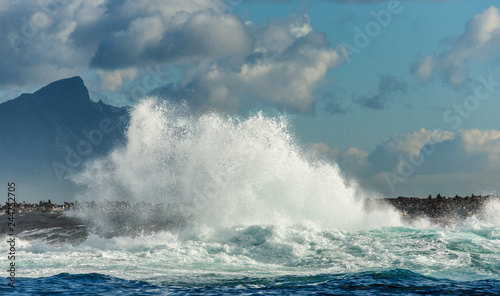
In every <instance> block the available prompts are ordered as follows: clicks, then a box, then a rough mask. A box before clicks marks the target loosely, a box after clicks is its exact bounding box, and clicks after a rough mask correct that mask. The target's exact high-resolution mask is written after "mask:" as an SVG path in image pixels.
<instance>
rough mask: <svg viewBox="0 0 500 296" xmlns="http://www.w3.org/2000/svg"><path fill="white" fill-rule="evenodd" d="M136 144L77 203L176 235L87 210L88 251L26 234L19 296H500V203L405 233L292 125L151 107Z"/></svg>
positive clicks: (90, 170)
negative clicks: (106, 206)
mask: <svg viewBox="0 0 500 296" xmlns="http://www.w3.org/2000/svg"><path fill="white" fill-rule="evenodd" d="M126 136H127V141H126V143H125V144H123V145H121V146H119V147H117V148H116V149H115V150H114V151H113V152H112V153H110V154H109V155H108V156H107V157H104V158H100V159H95V160H93V161H91V162H89V163H87V164H86V168H85V170H84V171H83V172H81V173H79V174H77V175H74V176H73V178H72V180H73V181H74V182H75V183H76V184H78V185H79V187H80V189H81V191H80V192H79V193H78V195H77V196H76V198H77V199H78V200H79V201H90V200H97V201H127V202H129V203H131V204H139V203H141V202H143V203H147V204H152V205H161V206H158V208H159V209H161V210H159V211H160V215H161V217H162V219H160V220H161V221H159V220H158V213H156V214H155V215H152V214H151V213H150V212H148V211H149V210H148V209H150V208H148V207H146V206H145V207H140V206H137V207H135V208H134V209H132V211H129V212H127V216H126V217H123V219H122V220H120V221H125V222H120V223H122V224H123V223H125V224H127V221H129V222H130V223H131V222H133V221H146V222H147V224H148V225H158V224H160V223H162V225H164V227H163V228H162V229H160V230H157V228H155V231H140V232H137V231H135V232H132V231H131V232H130V233H125V234H123V233H120V234H118V233H117V232H116V231H115V230H116V229H115V228H116V227H117V225H116V223H115V224H114V223H113V221H112V219H114V218H111V216H110V214H109V213H108V214H107V213H106V212H99V211H97V210H85V211H79V212H76V213H73V215H75V216H77V217H78V218H79V219H82V220H83V221H86V222H87V223H89V224H90V225H93V226H94V227H95V229H96V230H95V231H92V230H91V231H90V232H89V233H88V235H87V236H86V237H85V238H84V239H83V240H82V241H79V242H78V243H75V242H74V243H63V244H57V243H55V244H54V243H53V242H48V241H46V240H34V239H28V238H27V235H26V234H23V233H20V234H19V238H18V239H19V241H18V245H17V252H18V259H17V262H18V263H17V264H18V265H19V266H18V277H19V278H20V279H19V287H18V288H16V289H18V290H17V292H18V293H19V294H26V295H29V294H37V293H42V292H53V293H60V292H61V293H68V294H73V295H78V294H79V293H81V294H82V295H83V294H85V293H89V294H103V295H104V294H106V295H108V294H125V295H127V294H130V295H133V294H141V295H147V294H169V293H188V294H200V295H201V294H213V295H220V294H225V293H235V294H253V293H258V294H281V293H285V294H290V293H293V294H313V293H326V294H328V293H332V294H356V295H370V294H371V293H375V294H400V293H401V294H426V293H441V294H442V293H448V292H450V293H451V294H464V293H465V294H467V293H472V292H480V293H481V294H491V295H495V294H498V293H500V290H499V288H498V287H499V286H500V203H498V202H492V203H490V204H489V205H488V206H487V207H486V208H485V209H484V211H483V215H481V217H471V218H468V219H467V220H465V221H462V222H460V223H457V224H456V225H453V226H451V227H444V226H439V225H434V224H432V223H430V222H429V221H426V220H424V219H422V220H419V221H413V222H411V223H410V222H405V221H403V220H402V219H401V216H400V213H399V212H397V211H396V210H395V209H393V208H391V207H390V206H388V205H384V204H382V203H374V202H370V201H373V200H375V199H379V198H381V197H382V196H380V195H378V194H376V193H372V192H368V191H366V190H363V189H362V188H360V186H359V185H358V184H357V182H356V180H353V179H348V178H346V177H344V176H343V174H342V172H341V170H340V169H339V167H338V166H337V165H336V164H334V163H331V162H328V161H325V160H322V159H321V158H319V157H318V156H317V155H316V154H315V153H314V151H312V150H309V149H307V148H304V147H302V146H301V145H300V143H298V141H297V139H296V137H295V136H294V135H293V132H292V131H291V125H290V123H289V121H288V119H287V117H286V116H282V117H270V116H266V115H264V114H263V113H256V114H254V115H251V116H248V117H245V118H243V117H236V116H227V115H221V114H216V113H205V114H196V113H195V112H193V111H192V110H190V108H189V107H188V106H186V105H183V104H171V103H167V102H161V101H159V100H157V99H155V98H150V99H146V100H143V101H142V102H141V103H140V104H138V105H137V106H136V107H134V108H133V110H132V111H131V121H130V125H129V127H128V130H127V134H126ZM113 215H114V216H113V217H115V218H116V215H117V213H113ZM157 220H158V221H157ZM165 221H166V222H165ZM120 226H123V225H120ZM97 229H99V230H100V231H97ZM103 229H104V230H105V231H104V232H103ZM61 235H65V234H61ZM68 235H69V234H68ZM2 239H4V240H5V237H4V238H2ZM0 252H3V253H4V254H7V252H8V250H7V246H6V244H2V245H1V247H0ZM3 286H4V287H3V288H1V291H7V288H6V287H5V286H7V285H6V284H5V285H3Z"/></svg>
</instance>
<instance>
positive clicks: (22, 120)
mask: <svg viewBox="0 0 500 296" xmlns="http://www.w3.org/2000/svg"><path fill="white" fill-rule="evenodd" d="M128 119H129V118H128V109H127V108H117V107H113V106H110V105H106V104H104V103H103V102H102V101H99V102H98V103H95V102H94V101H92V100H91V99H90V97H89V92H88V90H87V88H86V87H85V84H84V82H83V80H82V79H81V78H80V77H72V78H67V79H62V80H59V81H56V82H53V83H51V84H49V85H47V86H45V87H43V88H41V89H40V90H38V91H36V92H35V93H33V94H22V95H21V96H19V97H18V98H15V99H13V100H10V101H7V102H4V103H2V104H0V180H1V181H2V183H0V184H7V182H10V181H14V182H16V185H17V186H16V187H17V192H18V194H19V196H18V198H17V200H18V201H20V202H22V201H23V200H25V201H27V202H28V201H30V202H36V201H39V200H48V199H51V200H52V201H59V202H61V201H68V200H72V199H73V196H72V195H73V193H74V191H75V186H74V185H73V183H72V182H71V181H70V180H68V176H69V175H70V174H72V173H75V172H78V171H79V170H81V169H82V168H83V165H84V163H85V162H86V161H88V160H91V159H92V158H95V157H99V156H102V155H105V154H107V153H109V152H110V151H111V150H112V149H113V148H114V147H116V146H117V145H120V143H122V142H123V141H124V139H125V136H124V131H125V128H126V125H127V123H128ZM5 186H6V185H5Z"/></svg>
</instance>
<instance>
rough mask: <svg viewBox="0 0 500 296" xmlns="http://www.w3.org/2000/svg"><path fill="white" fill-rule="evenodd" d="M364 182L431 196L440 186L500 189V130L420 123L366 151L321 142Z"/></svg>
mask: <svg viewBox="0 0 500 296" xmlns="http://www.w3.org/2000/svg"><path fill="white" fill-rule="evenodd" d="M313 147H315V148H316V149H317V150H318V151H319V153H320V154H321V155H323V156H325V157H327V158H330V159H332V160H334V161H335V162H337V163H338V164H339V166H340V168H341V169H342V170H343V171H344V172H345V173H346V174H347V175H349V176H354V177H356V178H357V179H358V180H359V181H360V183H361V184H362V185H364V186H365V187H367V188H372V189H375V190H377V191H380V192H382V193H384V194H385V195H387V196H397V195H407V196H410V195H412V196H415V195H417V196H421V197H425V196H427V195H428V194H437V193H439V192H441V193H443V194H447V195H455V194H459V195H465V194H471V193H475V194H479V193H491V192H495V191H496V192H498V191H499V190H500V186H499V185H498V180H499V178H500V170H499V169H498V168H499V167H500V131H498V130H478V129H468V130H459V131H457V132H450V131H438V130H427V129H420V130H418V131H414V132H410V133H406V134H397V135H393V136H392V137H390V139H389V140H388V141H386V142H384V143H382V144H380V145H378V146H377V147H376V148H375V149H374V150H373V151H371V152H369V153H368V152H366V151H362V150H359V149H357V148H354V147H353V148H350V149H348V150H347V151H338V150H336V149H331V148H330V147H328V145H326V144H324V143H321V144H315V145H314V146H313Z"/></svg>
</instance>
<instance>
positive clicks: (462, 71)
mask: <svg viewBox="0 0 500 296" xmlns="http://www.w3.org/2000/svg"><path fill="white" fill-rule="evenodd" d="M499 48H500V10H499V9H498V8H497V7H495V6H491V7H489V8H488V9H486V10H484V11H483V12H481V13H479V14H477V15H476V16H475V17H474V18H473V19H472V20H470V21H469V22H468V23H467V25H466V26H465V31H464V33H463V34H462V35H460V36H459V37H458V38H457V39H456V41H455V43H454V44H453V48H452V49H451V50H448V51H443V52H440V53H431V54H429V55H427V56H426V57H425V58H424V60H423V61H420V62H417V63H415V64H414V65H413V66H412V73H413V74H414V75H415V77H416V78H417V79H418V80H420V81H425V80H427V79H429V78H430V77H431V75H432V73H433V72H435V71H440V73H442V74H443V75H444V76H445V77H446V80H447V81H448V82H450V83H451V84H452V85H454V86H459V85H460V84H462V83H463V82H464V80H465V79H466V78H467V76H468V62H469V61H470V60H472V59H478V58H481V57H484V56H486V55H488V54H490V53H492V52H495V51H497V50H498V49H499Z"/></svg>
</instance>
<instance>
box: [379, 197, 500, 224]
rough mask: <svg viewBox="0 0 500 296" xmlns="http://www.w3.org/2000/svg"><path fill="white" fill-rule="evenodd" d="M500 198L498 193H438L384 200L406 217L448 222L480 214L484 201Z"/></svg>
mask: <svg viewBox="0 0 500 296" xmlns="http://www.w3.org/2000/svg"><path fill="white" fill-rule="evenodd" d="M495 199H496V200H500V196H498V195H474V194H472V196H466V197H462V196H458V195H456V196H455V197H446V196H442V195H441V194H438V195H437V196H436V197H435V198H433V197H432V195H429V196H428V197H427V198H418V197H403V196H399V197H397V198H385V199H384V200H385V201H386V202H388V203H389V204H391V205H392V206H394V207H395V208H396V209H398V210H399V211H400V212H401V214H402V216H403V217H404V218H406V219H410V220H411V219H416V218H421V217H425V218H430V219H431V220H432V221H434V222H438V223H444V224H449V223H450V222H451V221H460V220H464V219H466V218H468V217H472V216H480V215H481V214H482V213H481V212H482V210H483V209H484V206H485V205H486V203H488V202H489V201H491V200H495Z"/></svg>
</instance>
